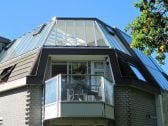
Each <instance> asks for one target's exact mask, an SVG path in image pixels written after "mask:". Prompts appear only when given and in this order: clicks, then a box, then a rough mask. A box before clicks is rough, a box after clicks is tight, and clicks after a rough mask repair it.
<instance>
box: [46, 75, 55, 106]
mask: <svg viewBox="0 0 168 126" xmlns="http://www.w3.org/2000/svg"><path fill="white" fill-rule="evenodd" d="M56 82H57V80H56V79H55V78H54V79H51V80H49V81H46V85H45V104H46V105H47V104H51V103H54V102H56V101H58V97H57V93H56V92H58V89H57V88H56V84H57V83H56Z"/></svg>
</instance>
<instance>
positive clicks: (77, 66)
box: [72, 62, 87, 74]
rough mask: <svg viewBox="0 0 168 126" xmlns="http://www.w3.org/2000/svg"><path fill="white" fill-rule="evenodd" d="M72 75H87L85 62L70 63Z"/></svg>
mask: <svg viewBox="0 0 168 126" xmlns="http://www.w3.org/2000/svg"><path fill="white" fill-rule="evenodd" d="M72 74H87V65H86V62H84V63H72Z"/></svg>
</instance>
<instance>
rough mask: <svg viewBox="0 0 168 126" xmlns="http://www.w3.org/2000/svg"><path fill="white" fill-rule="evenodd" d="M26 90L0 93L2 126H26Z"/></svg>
mask: <svg viewBox="0 0 168 126" xmlns="http://www.w3.org/2000/svg"><path fill="white" fill-rule="evenodd" d="M26 99H27V90H26V89H25V88H20V89H15V90H11V91H7V92H3V93H0V117H2V118H3V125H2V126H26V123H25V122H26V119H25V117H26V115H25V113H26V104H27V101H26Z"/></svg>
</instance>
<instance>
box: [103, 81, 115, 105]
mask: <svg viewBox="0 0 168 126" xmlns="http://www.w3.org/2000/svg"><path fill="white" fill-rule="evenodd" d="M104 85H105V91H104V93H105V101H106V103H108V104H110V105H113V104H114V99H113V96H114V92H113V86H114V85H113V84H112V83H111V82H110V81H109V80H107V79H104Z"/></svg>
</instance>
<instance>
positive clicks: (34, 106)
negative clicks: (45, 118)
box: [26, 85, 42, 126]
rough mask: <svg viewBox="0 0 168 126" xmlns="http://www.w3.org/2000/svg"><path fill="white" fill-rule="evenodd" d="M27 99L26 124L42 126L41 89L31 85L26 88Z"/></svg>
mask: <svg viewBox="0 0 168 126" xmlns="http://www.w3.org/2000/svg"><path fill="white" fill-rule="evenodd" d="M28 92H29V99H28V101H29V102H28V103H27V114H26V115H27V124H29V126H41V125H42V87H41V85H31V86H29V87H28Z"/></svg>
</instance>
